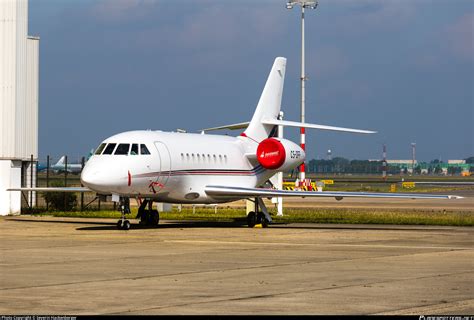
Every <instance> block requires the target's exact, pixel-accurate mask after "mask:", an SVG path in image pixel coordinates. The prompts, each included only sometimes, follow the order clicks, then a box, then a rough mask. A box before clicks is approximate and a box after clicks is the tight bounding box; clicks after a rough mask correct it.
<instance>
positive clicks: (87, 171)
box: [81, 159, 121, 193]
mask: <svg viewBox="0 0 474 320" xmlns="http://www.w3.org/2000/svg"><path fill="white" fill-rule="evenodd" d="M92 160H93V159H91V160H89V162H87V164H86V166H85V167H84V169H83V170H82V173H81V182H82V184H83V185H84V186H86V187H87V188H89V189H91V190H94V191H96V192H101V193H112V192H116V191H117V190H116V189H117V188H118V187H120V186H121V185H120V182H121V181H118V180H121V179H117V177H116V176H115V175H114V170H113V168H111V167H110V165H107V164H106V163H102V161H92Z"/></svg>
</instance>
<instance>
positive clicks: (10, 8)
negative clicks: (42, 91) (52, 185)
mask: <svg viewBox="0 0 474 320" xmlns="http://www.w3.org/2000/svg"><path fill="white" fill-rule="evenodd" d="M38 79H39V38H36V37H28V0H0V215H7V214H17V213H19V212H20V209H21V194H20V192H9V191H6V189H8V188H12V187H20V186H36V161H37V159H38ZM31 156H33V162H31ZM32 166H33V170H31V169H32ZM32 172H33V174H32ZM34 197H35V194H34V193H30V194H29V195H28V201H29V203H30V204H31V203H34Z"/></svg>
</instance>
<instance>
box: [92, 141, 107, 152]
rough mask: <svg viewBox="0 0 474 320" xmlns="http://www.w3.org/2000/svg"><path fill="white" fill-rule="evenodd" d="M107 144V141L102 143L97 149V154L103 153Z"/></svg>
mask: <svg viewBox="0 0 474 320" xmlns="http://www.w3.org/2000/svg"><path fill="white" fill-rule="evenodd" d="M106 145H107V143H101V144H100V146H99V147H98V148H97V150H95V154H101V153H102V151H104V149H105V146H106Z"/></svg>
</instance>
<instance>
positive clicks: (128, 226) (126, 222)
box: [122, 220, 131, 230]
mask: <svg viewBox="0 0 474 320" xmlns="http://www.w3.org/2000/svg"><path fill="white" fill-rule="evenodd" d="M130 227H131V224H130V221H128V220H125V221H124V222H123V226H122V229H123V230H129V229H130Z"/></svg>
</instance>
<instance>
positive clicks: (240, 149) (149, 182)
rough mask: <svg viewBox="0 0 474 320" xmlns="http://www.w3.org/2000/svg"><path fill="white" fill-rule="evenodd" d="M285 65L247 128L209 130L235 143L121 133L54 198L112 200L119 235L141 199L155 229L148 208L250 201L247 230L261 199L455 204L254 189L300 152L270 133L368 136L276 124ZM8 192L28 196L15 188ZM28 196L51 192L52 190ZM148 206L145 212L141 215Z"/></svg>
mask: <svg viewBox="0 0 474 320" xmlns="http://www.w3.org/2000/svg"><path fill="white" fill-rule="evenodd" d="M285 68H286V59H285V58H281V57H279V58H276V59H275V62H274V64H273V67H272V69H271V71H270V75H269V76H268V79H267V82H266V84H265V88H264V89H263V92H262V95H261V97H260V100H259V102H258V105H257V108H256V110H255V113H254V115H253V117H252V120H251V121H250V122H246V123H238V124H234V125H229V126H224V127H216V128H211V129H222V128H231V129H236V128H245V130H244V131H243V133H241V134H240V135H239V136H237V137H230V136H224V135H210V134H197V133H179V132H162V131H152V130H143V131H129V132H123V133H119V134H117V135H114V136H112V137H110V138H108V139H106V140H104V141H103V142H102V143H101V144H100V145H99V147H98V148H97V150H96V152H95V154H94V155H93V156H92V157H91V158H90V159H89V161H88V162H87V164H86V165H85V167H84V169H83V171H82V173H81V181H82V184H83V185H84V186H85V188H56V190H57V191H94V192H96V193H97V194H100V195H112V200H113V201H117V202H119V201H120V204H121V208H122V218H121V219H120V220H119V221H118V222H117V227H118V228H120V229H129V228H130V222H129V221H128V220H127V219H126V218H125V214H127V213H129V212H130V208H129V198H130V197H135V198H139V199H144V201H143V202H142V203H141V205H140V208H139V210H138V217H140V219H141V223H147V224H152V225H157V224H158V222H159V214H158V212H157V211H156V210H153V209H152V202H153V201H157V202H165V203H190V204H211V203H222V202H229V201H235V200H238V199H255V208H256V210H255V212H251V213H249V215H248V217H247V220H248V225H249V226H254V225H255V224H257V223H261V224H263V225H267V224H268V223H270V222H271V221H272V218H271V216H270V214H269V213H268V210H267V208H266V206H265V204H264V202H263V200H262V198H271V197H334V198H336V199H338V200H341V199H342V198H344V197H371V198H383V197H386V198H423V199H426V198H431V199H433V198H436V199H451V198H458V197H457V196H450V195H429V194H400V193H364V192H304V191H286V190H276V189H272V188H262V186H263V185H264V184H265V183H266V182H267V181H268V180H269V179H270V178H271V177H272V176H274V175H275V174H276V173H277V172H279V171H288V170H291V169H294V168H296V167H297V166H299V165H300V164H301V163H302V162H303V161H304V160H305V152H304V151H303V150H302V149H301V148H300V146H298V145H297V144H295V143H294V142H292V141H289V140H286V139H281V138H277V137H275V136H276V134H275V132H276V128H277V126H291V127H305V128H312V129H320V130H331V131H342V132H352V133H361V134H368V133H375V132H374V131H367V130H357V129H349V128H340V127H332V126H324V125H317V124H309V123H300V122H293V121H283V120H279V119H278V116H279V113H280V106H281V98H282V92H283V83H284V78H285ZM15 190H33V189H30V188H21V189H15ZM34 190H47V191H54V190H53V188H48V189H45V188H34ZM147 207H148V208H147Z"/></svg>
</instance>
